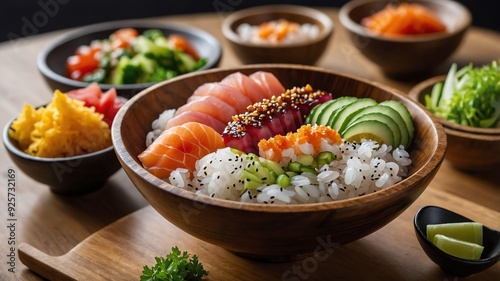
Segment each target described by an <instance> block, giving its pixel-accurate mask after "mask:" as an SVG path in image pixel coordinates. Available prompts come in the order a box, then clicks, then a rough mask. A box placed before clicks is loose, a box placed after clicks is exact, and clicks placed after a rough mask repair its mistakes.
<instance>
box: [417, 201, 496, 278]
mask: <svg viewBox="0 0 500 281" xmlns="http://www.w3.org/2000/svg"><path fill="white" fill-rule="evenodd" d="M455 222H472V220H470V219H468V218H466V217H463V216H461V215H459V214H456V213H454V212H452V211H449V210H446V209H443V208H440V207H436V206H426V207H423V208H421V209H420V210H419V211H418V212H417V213H416V215H415V219H414V221H413V224H414V227H415V233H416V235H417V238H418V242H419V243H420V245H421V246H422V249H423V250H424V252H425V253H426V254H427V255H428V256H429V258H430V259H431V260H432V261H433V262H434V263H436V264H437V265H439V266H440V267H441V269H443V270H444V271H446V272H448V273H450V274H453V275H455V276H459V277H466V276H469V275H472V274H475V273H478V272H480V271H483V270H485V269H487V268H489V267H491V266H493V265H494V264H495V263H496V262H498V260H500V231H496V230H493V229H491V228H488V227H486V226H484V225H483V246H484V251H483V254H482V255H481V258H480V259H479V260H466V259H461V258H457V257H454V256H452V255H449V254H447V253H445V252H443V251H441V250H440V249H439V248H438V247H436V246H435V245H434V244H433V243H432V242H431V241H430V240H429V239H427V235H426V228H427V225H428V224H438V223H455Z"/></svg>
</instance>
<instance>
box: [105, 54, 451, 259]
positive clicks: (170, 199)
mask: <svg viewBox="0 0 500 281" xmlns="http://www.w3.org/2000/svg"><path fill="white" fill-rule="evenodd" d="M256 71H267V72H270V73H272V74H274V75H275V76H276V77H277V78H278V79H279V81H280V82H281V83H282V84H283V85H284V87H285V88H286V89H290V88H292V87H295V86H302V85H306V84H310V85H312V86H313V87H314V88H317V89H322V90H324V91H327V92H329V93H332V94H333V95H334V96H335V97H340V96H353V97H357V98H364V97H370V98H372V99H374V100H376V101H378V102H383V101H385V100H396V101H399V102H401V103H402V104H403V105H405V106H406V108H407V109H408V111H409V113H410V115H411V117H412V119H413V122H414V124H415V130H414V136H413V140H412V142H411V145H409V146H408V147H405V148H402V149H399V148H392V147H388V146H386V145H378V144H376V143H373V142H369V141H367V142H363V143H362V144H353V143H349V142H342V143H341V144H339V145H332V146H331V147H328V149H329V150H331V151H334V152H336V153H337V154H338V155H339V157H338V159H339V161H337V162H335V163H332V164H331V165H330V166H329V167H322V168H319V169H318V170H317V171H318V173H317V175H315V176H314V177H313V176H308V175H307V174H304V173H303V174H302V177H295V178H293V179H292V181H291V183H290V187H289V188H285V189H283V188H281V189H280V187H279V185H268V186H266V187H262V188H260V190H259V191H258V192H259V195H258V196H253V195H251V196H250V195H249V194H241V193H238V192H236V194H237V195H236V197H237V198H234V197H235V195H234V194H233V193H232V191H230V190H229V189H228V190H229V191H228V190H225V188H222V189H218V191H214V189H212V188H215V189H217V186H218V185H220V186H224V187H225V186H226V185H227V183H219V182H218V181H217V180H218V179H217V176H216V174H217V173H223V172H224V171H225V170H228V169H229V170H231V169H234V167H233V166H234V165H235V163H236V162H237V161H241V163H240V164H241V165H245V164H249V163H247V162H243V161H247V159H243V160H242V159H239V158H238V157H235V155H234V153H232V151H231V149H220V150H218V151H217V153H216V154H213V155H210V156H207V157H210V160H208V158H206V159H200V160H199V161H198V164H197V169H201V170H204V171H207V174H209V173H212V174H213V175H212V176H213V177H212V178H213V179H216V180H212V181H210V180H207V179H203V178H202V177H200V178H199V180H200V181H199V182H201V181H206V183H207V185H211V186H212V187H211V189H204V188H197V189H198V190H195V189H191V188H189V187H183V185H185V184H186V182H187V181H186V182H185V180H187V179H186V178H182V171H181V170H180V171H177V172H179V174H177V175H178V176H179V177H176V179H175V180H174V179H172V178H171V179H170V180H168V179H167V180H166V179H161V178H159V177H156V176H154V175H153V174H152V173H150V172H148V170H147V169H146V168H145V167H144V166H143V165H142V163H141V161H140V160H139V158H138V155H139V154H140V153H141V152H143V151H144V150H145V149H146V147H147V142H148V141H149V140H147V138H149V137H151V138H154V137H155V136H154V135H155V133H154V132H153V131H154V129H153V127H158V128H160V130H161V126H160V125H161V123H162V122H164V119H168V118H169V115H170V114H172V112H169V111H168V110H169V109H176V108H178V107H180V106H182V105H183V104H185V103H186V101H187V100H188V98H189V97H190V96H191V95H192V93H193V92H194V90H195V89H196V88H197V87H199V86H200V85H202V84H204V83H207V82H213V81H220V80H222V79H223V78H224V77H226V76H227V75H229V74H231V73H235V72H241V73H243V74H247V75H250V74H251V73H254V72H256ZM112 136H113V144H114V146H115V151H116V153H117V156H118V159H119V161H120V163H121V165H122V167H123V168H124V170H125V172H126V173H127V175H128V176H129V177H130V179H131V180H132V182H133V183H134V185H135V186H136V187H137V189H138V190H139V191H140V192H141V194H142V195H143V196H144V197H145V199H146V200H147V201H148V202H149V203H150V204H151V205H152V207H153V208H154V209H155V210H156V211H157V212H158V213H159V214H161V215H162V216H163V217H165V218H166V219H167V220H168V221H170V222H171V223H173V224H174V225H176V226H177V227H179V228H180V229H182V230H183V231H185V232H186V235H192V236H194V237H197V238H199V239H200V240H202V241H204V242H207V243H210V244H214V245H217V246H220V247H222V248H224V249H227V250H229V251H231V252H233V253H235V254H238V255H241V256H244V257H248V258H255V259H259V260H264V261H273V262H276V261H290V260H296V259H301V258H305V257H307V256H310V255H313V254H316V253H319V252H326V253H328V254H332V253H333V254H334V252H335V251H334V248H336V247H340V246H342V245H344V244H347V243H350V242H352V241H355V240H358V239H360V238H362V237H364V236H366V235H369V234H371V233H373V232H374V231H376V230H378V229H380V228H382V227H384V226H385V225H386V224H387V223H389V222H391V221H392V220H393V219H395V218H396V217H397V216H399V215H400V214H401V213H402V212H403V211H404V210H406V209H407V208H408V207H409V206H410V205H411V204H412V203H413V202H414V201H415V200H416V199H417V198H418V197H419V196H420V194H421V193H422V192H424V190H425V188H426V187H427V185H428V184H429V183H430V182H431V181H432V179H433V178H434V176H435V175H436V173H437V172H438V170H439V167H440V165H441V163H442V161H443V158H444V154H445V151H446V145H447V143H446V134H445V132H444V129H443V127H442V125H441V124H440V122H439V121H438V120H437V119H436V118H435V117H433V116H432V115H431V114H429V113H428V111H427V110H425V109H424V108H423V106H421V105H420V104H418V103H416V102H414V101H412V100H411V99H409V98H408V97H407V96H406V95H405V94H403V93H401V92H399V91H398V90H396V89H393V88H391V87H388V86H385V85H382V84H380V83H374V82H372V81H368V80H366V79H362V78H358V77H353V76H350V75H346V74H343V73H339V72H335V71H332V70H327V69H322V68H318V67H313V66H303V65H282V64H280V65H274V64H255V65H248V66H241V67H238V68H230V69H213V70H207V71H203V72H200V73H196V74H195V73H193V74H188V75H185V76H183V77H178V78H175V79H172V80H169V81H167V82H164V83H160V84H158V85H155V86H153V87H151V88H148V89H146V90H144V91H143V92H141V93H140V94H138V95H136V96H134V97H133V98H132V99H131V100H130V101H129V102H127V104H125V105H124V107H123V108H122V109H121V110H120V111H119V112H118V114H117V116H116V119H115V122H114V123H113V126H112ZM303 149H305V150H307V149H309V148H307V147H304V148H303ZM284 154H286V153H284ZM284 157H292V158H293V157H294V155H292V154H287V155H285V156H284ZM367 162H369V163H370V164H367ZM236 165H238V164H236ZM327 166H328V165H327ZM204 167H206V168H204ZM377 169H378V170H377ZM361 170H363V172H362V173H361V172H360V171H361ZM374 170H377V171H379V172H380V175H379V174H378V173H377V174H375V175H372V174H373V171H374ZM365 173H366V174H365ZM214 175H215V176H214ZM372 176H375V177H376V179H373V180H371V182H373V184H372V185H369V184H365V183H367V182H368V181H365V179H364V177H365V178H366V177H372ZM339 178H342V180H343V183H340V184H338V183H337V182H336V181H337V180H339ZM195 181H198V180H195ZM190 183H191V184H192V185H195V183H194V182H193V181H191V182H190ZM333 183H335V184H333ZM236 185H237V184H235V186H236ZM297 186H301V187H302V188H299V189H296V187H297ZM211 192H212V193H213V195H212V193H211ZM224 196H225V197H224ZM326 199H328V200H326ZM330 199H331V200H330ZM285 203H286V204H285Z"/></svg>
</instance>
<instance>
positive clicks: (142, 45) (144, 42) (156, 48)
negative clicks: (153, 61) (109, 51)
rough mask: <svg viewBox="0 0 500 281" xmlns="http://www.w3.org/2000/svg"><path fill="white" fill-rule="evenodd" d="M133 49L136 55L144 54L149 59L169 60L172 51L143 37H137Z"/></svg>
mask: <svg viewBox="0 0 500 281" xmlns="http://www.w3.org/2000/svg"><path fill="white" fill-rule="evenodd" d="M134 49H135V51H136V52H137V53H140V54H144V55H145V56H147V57H150V58H171V57H172V50H170V49H169V48H168V47H165V46H161V45H156V44H155V43H154V42H153V41H151V40H149V39H148V38H146V37H145V36H139V37H137V40H136V41H135V44H134Z"/></svg>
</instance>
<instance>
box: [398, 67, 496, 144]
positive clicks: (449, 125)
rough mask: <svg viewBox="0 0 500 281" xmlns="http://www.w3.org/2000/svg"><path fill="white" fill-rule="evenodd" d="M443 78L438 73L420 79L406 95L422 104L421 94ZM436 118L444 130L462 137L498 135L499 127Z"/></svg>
mask: <svg viewBox="0 0 500 281" xmlns="http://www.w3.org/2000/svg"><path fill="white" fill-rule="evenodd" d="M445 79H446V75H438V76H434V77H430V78H428V79H426V80H424V81H421V82H419V83H418V84H416V85H415V86H413V87H412V88H411V89H410V91H409V92H408V96H410V98H411V99H413V100H414V101H416V102H418V103H420V104H423V103H422V100H423V95H426V94H428V93H430V90H431V89H432V86H433V85H434V84H436V83H438V82H444V81H445ZM438 120H439V122H441V124H442V125H443V127H444V129H445V131H446V132H453V134H455V135H460V136H462V137H466V138H481V136H482V135H485V136H486V135H492V136H500V128H476V127H471V126H465V125H460V124H456V123H453V122H450V121H447V120H444V119H441V118H438ZM486 139H488V138H486Z"/></svg>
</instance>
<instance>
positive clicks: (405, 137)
mask: <svg viewBox="0 0 500 281" xmlns="http://www.w3.org/2000/svg"><path fill="white" fill-rule="evenodd" d="M370 113H380V114H385V115H387V116H389V117H390V118H391V119H392V120H394V122H396V124H397V125H398V128H399V130H400V132H401V141H400V143H401V144H404V146H405V147H407V144H408V143H409V142H410V134H409V133H408V129H407V128H406V123H405V121H404V120H403V117H401V115H400V114H399V113H398V112H397V111H396V110H394V109H393V108H392V107H389V106H381V105H380V104H378V105H374V106H370V107H365V108H363V109H362V110H361V111H359V112H357V113H355V115H354V116H353V117H351V123H353V122H354V121H356V120H357V119H358V118H360V117H361V116H363V115H365V114H370ZM344 130H345V129H344ZM343 134H344V132H340V135H341V136H343Z"/></svg>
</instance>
